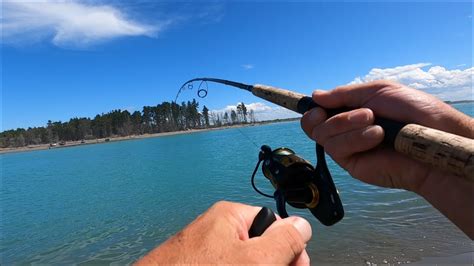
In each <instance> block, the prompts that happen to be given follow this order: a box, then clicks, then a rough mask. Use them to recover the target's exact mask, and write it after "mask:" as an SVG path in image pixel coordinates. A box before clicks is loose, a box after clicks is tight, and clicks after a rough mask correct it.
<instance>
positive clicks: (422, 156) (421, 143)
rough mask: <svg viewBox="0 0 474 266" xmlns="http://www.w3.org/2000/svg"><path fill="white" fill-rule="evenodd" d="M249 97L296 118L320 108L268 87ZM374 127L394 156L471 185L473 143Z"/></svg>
mask: <svg viewBox="0 0 474 266" xmlns="http://www.w3.org/2000/svg"><path fill="white" fill-rule="evenodd" d="M252 93H253V94H254V95H255V96H257V97H260V98H262V99H265V100H267V101H270V102H272V103H275V104H277V105H280V106H282V107H285V108H287V109H290V110H292V111H295V112H297V113H300V114H304V113H305V112H306V111H308V110H310V109H312V108H315V107H320V106H319V105H317V104H316V103H315V102H313V100H312V98H311V97H309V96H306V95H304V94H300V93H296V92H292V91H289V90H284V89H279V88H275V87H271V86H266V85H259V84H257V85H254V86H253V87H252ZM348 110H350V109H346V108H338V109H326V112H327V114H328V116H329V117H330V116H333V115H336V114H339V113H341V112H346V111H348ZM375 124H377V125H380V126H381V127H382V128H383V129H384V131H385V139H384V142H385V143H386V144H388V145H389V146H392V147H393V148H394V149H395V150H396V151H397V152H400V153H402V154H405V155H407V156H408V157H410V158H412V159H415V160H418V161H421V162H425V163H428V164H430V165H432V166H434V167H437V168H439V169H443V170H446V171H448V172H451V173H453V174H456V175H458V176H462V177H464V178H466V179H468V180H470V181H473V182H474V140H473V139H469V138H465V137H462V136H458V135H455V134H451V133H448V132H444V131H440V130H437V129H433V128H429V127H425V126H421V125H417V124H405V123H401V122H397V121H393V120H390V119H385V118H379V117H377V118H375Z"/></svg>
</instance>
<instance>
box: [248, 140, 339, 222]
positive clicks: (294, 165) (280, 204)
mask: <svg viewBox="0 0 474 266" xmlns="http://www.w3.org/2000/svg"><path fill="white" fill-rule="evenodd" d="M316 150H318V148H317V149H316ZM317 154H318V164H317V166H316V167H313V166H312V165H311V163H310V162H308V161H307V160H305V159H303V158H301V157H299V156H298V155H296V154H295V152H294V151H292V150H291V149H288V148H278V149H275V150H272V149H271V148H270V147H269V146H267V145H263V146H262V147H261V151H260V153H259V156H258V157H259V161H258V163H257V165H256V167H255V170H254V172H253V174H252V179H251V180H252V186H253V188H254V189H255V190H256V191H257V192H258V193H260V194H262V195H264V196H266V197H270V198H274V199H275V201H276V205H277V211H278V214H279V215H280V216H281V217H282V218H285V217H288V213H287V211H286V203H288V204H289V205H290V206H292V207H294V208H298V209H309V210H310V211H311V213H312V214H313V215H314V216H315V217H316V218H317V219H318V220H319V221H320V222H321V223H322V224H324V225H327V226H329V225H333V224H335V223H337V222H338V221H340V220H341V219H342V218H343V217H344V209H343V207H342V203H341V200H340V198H339V193H338V192H337V190H336V187H335V185H334V182H333V180H332V177H331V175H330V174H329V170H328V169H327V166H326V161H325V158H324V150H323V152H322V155H323V156H322V158H321V156H320V155H319V153H318V151H317ZM261 162H263V164H262V172H263V175H264V176H265V177H266V178H267V179H268V180H270V182H271V183H272V185H273V187H274V188H275V192H274V194H273V196H272V195H268V194H265V193H263V192H261V191H260V190H259V189H258V188H257V187H256V186H255V182H254V179H255V174H256V172H257V170H258V167H259V165H260V163H261Z"/></svg>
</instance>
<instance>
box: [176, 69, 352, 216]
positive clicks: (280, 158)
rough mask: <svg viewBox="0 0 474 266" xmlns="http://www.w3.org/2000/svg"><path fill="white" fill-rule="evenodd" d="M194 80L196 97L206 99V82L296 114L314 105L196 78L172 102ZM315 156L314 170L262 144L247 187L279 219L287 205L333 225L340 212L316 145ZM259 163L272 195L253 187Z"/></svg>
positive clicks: (264, 89)
mask: <svg viewBox="0 0 474 266" xmlns="http://www.w3.org/2000/svg"><path fill="white" fill-rule="evenodd" d="M195 81H199V82H200V83H199V86H198V88H197V95H198V97H199V98H205V97H206V96H207V94H208V91H209V87H208V84H207V82H208V81H209V82H215V83H220V84H224V85H228V86H232V87H237V88H240V89H243V90H246V91H249V92H251V93H252V94H254V95H256V96H258V97H260V98H264V99H269V100H270V101H271V102H273V103H277V104H279V105H281V106H284V107H286V108H289V109H291V110H294V111H295V110H296V111H297V112H298V113H300V114H302V113H304V111H303V110H308V109H310V108H311V106H312V105H311V104H314V102H313V101H312V99H311V98H310V97H304V95H300V94H297V93H294V92H290V91H287V92H285V93H283V94H282V93H281V92H279V90H278V89H275V88H272V87H269V86H265V85H247V84H243V83H239V82H235V81H230V80H224V79H215V78H196V79H191V80H189V81H187V82H185V83H184V84H183V85H182V86H181V88H180V89H179V91H178V93H177V94H176V98H175V102H176V101H177V99H178V97H179V95H180V94H181V93H182V92H183V91H185V90H192V89H194V85H193V82H195ZM300 98H301V99H300ZM295 99H298V100H295ZM237 131H238V132H240V134H242V135H243V136H244V137H245V138H246V139H247V140H248V141H249V142H250V143H252V144H253V145H254V146H256V147H258V145H257V144H256V143H255V142H254V141H253V140H252V138H250V137H249V136H248V135H247V134H245V133H244V132H243V131H242V130H241V129H240V128H238V127H237ZM316 155H317V164H316V167H313V166H312V164H311V163H310V162H308V161H306V160H305V159H303V158H301V157H299V156H298V155H296V154H295V153H294V152H293V151H292V150H290V149H288V148H278V149H275V150H272V149H271V148H270V147H269V146H267V145H263V146H261V147H260V152H259V156H258V162H257V165H256V166H255V169H254V171H253V173H252V176H251V184H252V187H253V189H254V190H255V191H256V192H257V193H259V194H260V195H262V196H265V197H268V198H273V199H274V200H275V202H276V206H277V211H278V213H279V214H280V216H281V217H288V213H287V211H286V207H285V206H286V204H287V203H288V204H289V205H291V206H292V207H295V208H300V209H308V210H310V211H311V213H312V214H313V215H314V216H315V217H316V218H317V219H318V220H319V221H320V222H321V223H322V224H324V225H333V224H335V223H337V222H338V221H340V220H341V219H342V217H343V216H344V209H343V207H342V203H341V200H340V198H339V194H338V192H337V190H336V187H335V185H334V183H333V180H332V177H331V174H330V173H329V169H328V168H327V164H326V160H325V158H324V156H325V154H324V148H323V147H322V146H320V145H317V147H316ZM260 164H262V172H263V175H264V176H265V177H266V178H267V179H268V180H269V181H270V182H271V184H272V185H273V187H274V188H275V191H274V194H273V196H272V195H270V194H266V193H264V192H262V191H261V190H259V189H258V188H257V186H256V185H255V174H256V173H257V171H258V168H259V166H260Z"/></svg>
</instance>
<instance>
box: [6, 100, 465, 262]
mask: <svg viewBox="0 0 474 266" xmlns="http://www.w3.org/2000/svg"><path fill="white" fill-rule="evenodd" d="M455 107H456V108H458V109H460V110H461V111H463V112H465V113H468V114H469V115H471V116H472V115H473V104H457V105H455ZM250 139H251V140H252V141H253V142H254V143H256V144H258V145H262V144H268V145H270V146H271V147H273V148H276V147H280V146H285V147H290V148H292V149H293V150H295V151H296V152H297V153H298V154H299V155H301V156H303V157H305V158H307V159H309V160H310V161H312V162H314V161H315V155H314V143H312V142H311V141H310V140H309V139H307V137H306V136H305V135H304V133H303V131H302V130H301V129H300V127H299V123H298V122H287V123H277V124H268V125H262V126H252V127H245V128H240V129H236V128H234V129H226V130H216V131H209V132H200V133H194V134H186V135H176V136H167V137H159V138H149V139H139V140H131V141H123V142H115V143H106V144H98V145H87V146H78V147H72V148H64V149H54V150H43V151H34V152H25V153H15V154H4V155H1V156H0V159H1V174H2V176H1V199H0V200H1V201H0V204H1V205H0V206H1V216H0V219H1V223H0V226H1V227H0V232H1V243H0V256H1V257H0V263H1V264H12V263H33V264H34V263H38V264H69V263H99V264H102V263H103V264H126V263H131V262H133V261H135V260H136V259H138V258H139V257H140V256H142V255H143V254H145V253H146V252H147V251H149V250H151V249H152V248H153V247H154V246H156V245H157V244H159V243H161V242H162V241H164V240H165V239H167V238H168V237H169V236H171V235H172V234H174V233H176V232H177V231H178V230H179V229H180V228H182V227H183V226H185V225H186V224H188V223H189V222H191V221H192V220H193V219H194V218H195V217H196V216H197V215H199V214H200V213H201V212H203V211H204V210H206V209H207V208H208V207H209V206H210V205H212V203H214V202H216V201H219V200H230V201H238V202H243V203H247V204H253V205H260V206H268V207H271V208H273V209H275V207H274V202H273V201H272V200H271V199H267V198H264V197H262V196H260V195H258V194H257V193H255V192H254V191H253V189H252V187H251V185H250V175H251V173H252V170H253V167H254V166H255V163H256V160H257V155H258V151H259V147H258V146H256V145H255V144H254V143H252V141H250ZM328 164H329V167H330V170H331V172H332V175H333V178H334V181H335V183H336V186H337V187H338V190H339V191H340V194H341V199H342V202H343V204H344V208H345V212H346V215H345V217H344V219H343V220H342V221H341V222H340V223H338V224H336V225H334V226H332V227H325V226H323V225H320V224H319V223H318V222H317V220H316V219H315V218H314V217H312V216H311V215H310V214H309V212H307V211H302V210H296V209H291V208H289V212H290V214H297V215H301V216H303V217H305V218H307V219H308V220H310V221H311V223H312V226H313V239H312V240H311V242H310V243H309V244H308V246H307V250H308V252H309V254H310V257H311V259H312V262H314V263H331V264H332V263H368V262H371V263H386V262H388V263H398V262H401V263H406V262H414V261H418V260H420V259H421V258H422V257H437V256H450V255H456V254H461V253H465V252H472V251H473V245H472V242H471V241H470V240H469V239H468V238H467V237H466V236H464V235H463V233H462V232H461V231H460V230H459V229H457V228H456V227H455V226H454V225H452V224H451V223H450V222H449V221H448V220H447V219H446V218H444V217H443V216H442V215H441V214H440V213H439V212H438V211H437V210H436V209H434V208H433V207H431V206H430V205H429V204H428V203H427V202H426V201H425V200H424V199H422V198H420V197H419V196H417V195H416V194H414V193H411V192H406V191H403V190H395V189H386V188H379V187H375V186H371V185H367V184H364V183H362V182H360V181H358V180H355V179H353V178H351V177H350V176H349V175H348V174H347V173H346V172H345V171H344V170H342V169H341V168H340V167H338V166H337V165H336V164H335V163H334V162H333V161H332V160H331V159H329V158H328ZM257 183H258V186H259V187H261V188H262V190H265V191H267V192H271V187H270V185H269V184H268V182H266V180H265V179H263V177H262V175H261V173H259V176H258V177H257Z"/></svg>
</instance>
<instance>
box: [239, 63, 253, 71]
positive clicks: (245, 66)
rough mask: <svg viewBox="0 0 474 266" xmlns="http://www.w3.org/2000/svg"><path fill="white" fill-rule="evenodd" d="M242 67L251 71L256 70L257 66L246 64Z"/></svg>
mask: <svg viewBox="0 0 474 266" xmlns="http://www.w3.org/2000/svg"><path fill="white" fill-rule="evenodd" d="M241 67H242V68H243V69H245V70H250V69H252V68H254V67H255V66H254V65H252V64H244V65H241Z"/></svg>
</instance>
